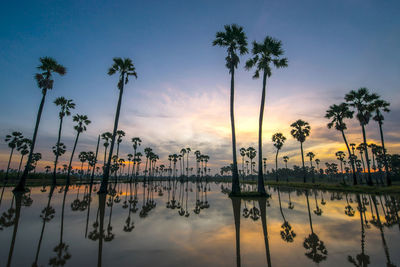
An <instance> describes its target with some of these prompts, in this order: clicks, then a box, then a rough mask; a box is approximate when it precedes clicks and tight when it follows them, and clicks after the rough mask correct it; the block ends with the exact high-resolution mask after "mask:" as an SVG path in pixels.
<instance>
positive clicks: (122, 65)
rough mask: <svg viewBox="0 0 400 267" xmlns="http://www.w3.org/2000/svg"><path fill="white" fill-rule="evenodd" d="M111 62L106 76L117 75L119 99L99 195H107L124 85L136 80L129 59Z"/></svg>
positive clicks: (118, 59)
mask: <svg viewBox="0 0 400 267" xmlns="http://www.w3.org/2000/svg"><path fill="white" fill-rule="evenodd" d="M113 61H114V64H113V65H112V66H111V68H110V69H109V70H108V75H114V74H115V73H117V72H118V74H119V80H118V89H119V98H118V104H117V111H116V113H115V120H114V130H113V134H112V138H111V145H110V152H109V156H108V161H107V164H106V166H105V168H104V176H103V180H102V183H101V187H100V190H99V192H101V193H107V185H108V178H109V176H110V167H111V160H112V154H113V151H114V143H115V137H116V135H117V129H118V121H119V113H120V110H121V102H122V94H123V92H124V84H127V83H128V81H129V76H134V77H135V78H137V73H136V71H135V67H134V66H133V63H132V60H131V59H129V58H125V59H122V58H114V59H113Z"/></svg>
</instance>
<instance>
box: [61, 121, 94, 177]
mask: <svg viewBox="0 0 400 267" xmlns="http://www.w3.org/2000/svg"><path fill="white" fill-rule="evenodd" d="M72 120H73V121H74V122H76V123H77V124H76V125H75V126H74V129H75V131H76V138H75V143H74V148H73V149H72V153H71V158H70V159H69V165H68V173H67V181H66V184H67V185H69V184H70V179H69V177H70V174H71V169H72V167H71V166H72V160H73V159H74V154H75V149H76V145H77V144H78V139H79V135H80V134H81V133H82V132H84V131H86V126H87V125H89V124H90V123H91V121H90V120H89V119H88V117H87V116H86V115H79V114H76V115H75V116H73V117H72Z"/></svg>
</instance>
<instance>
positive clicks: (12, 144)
mask: <svg viewBox="0 0 400 267" xmlns="http://www.w3.org/2000/svg"><path fill="white" fill-rule="evenodd" d="M22 139H24V137H23V136H22V133H20V132H12V133H11V135H10V134H7V135H6V138H5V139H4V141H6V142H7V143H8V147H9V148H11V152H10V157H9V159H8V164H7V171H6V177H5V178H4V183H7V181H8V172H9V171H10V164H11V159H12V156H13V153H14V149H15V148H17V147H18V145H19V144H20V143H21V140H22Z"/></svg>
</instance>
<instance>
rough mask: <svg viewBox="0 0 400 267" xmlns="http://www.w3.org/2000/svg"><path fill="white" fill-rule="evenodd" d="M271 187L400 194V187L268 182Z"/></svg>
mask: <svg viewBox="0 0 400 267" xmlns="http://www.w3.org/2000/svg"><path fill="white" fill-rule="evenodd" d="M266 185H269V186H285V187H294V188H301V189H318V190H327V191H340V192H349V193H368V194H400V185H398V184H396V185H392V186H390V187H387V186H367V185H343V184H325V183H314V184H313V183H301V182H275V181H267V182H266Z"/></svg>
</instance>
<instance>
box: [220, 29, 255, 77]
mask: <svg viewBox="0 0 400 267" xmlns="http://www.w3.org/2000/svg"><path fill="white" fill-rule="evenodd" d="M224 28H225V32H217V33H216V35H215V40H214V41H213V46H216V45H218V46H222V47H226V48H227V49H226V50H227V52H228V55H227V56H226V58H225V60H226V65H225V66H226V67H227V68H228V69H229V72H232V70H233V69H234V68H237V65H238V64H239V62H240V59H239V56H238V55H237V52H238V51H239V54H240V55H244V54H247V52H248V49H247V37H246V34H245V33H244V31H243V27H241V26H238V25H236V24H232V25H225V26H224Z"/></svg>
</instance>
